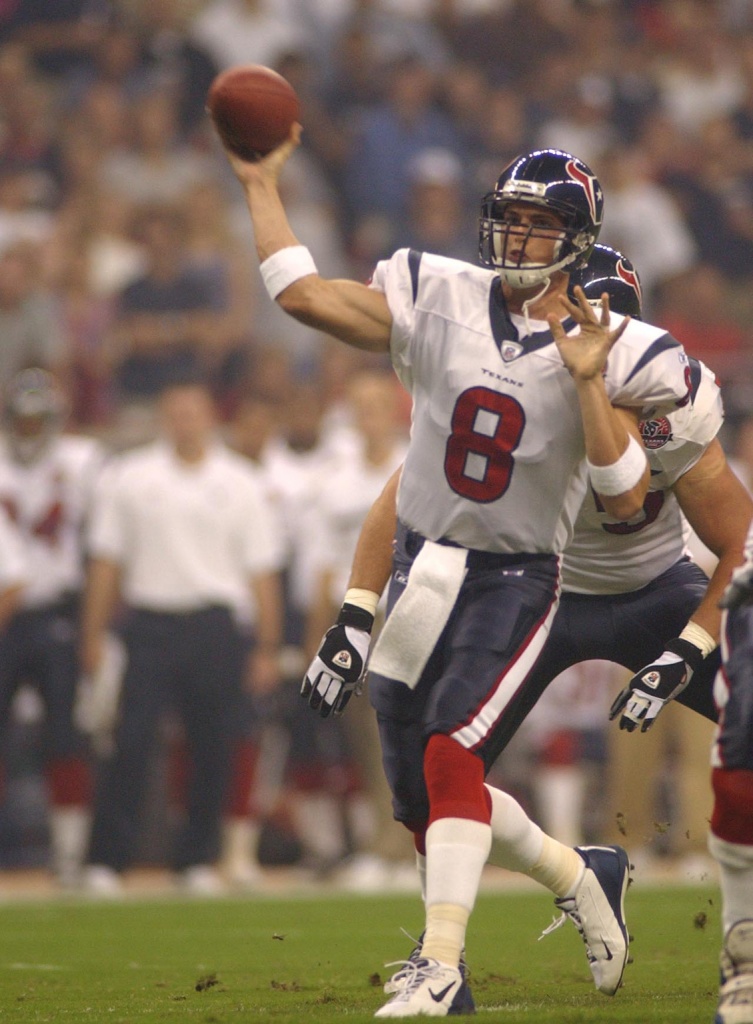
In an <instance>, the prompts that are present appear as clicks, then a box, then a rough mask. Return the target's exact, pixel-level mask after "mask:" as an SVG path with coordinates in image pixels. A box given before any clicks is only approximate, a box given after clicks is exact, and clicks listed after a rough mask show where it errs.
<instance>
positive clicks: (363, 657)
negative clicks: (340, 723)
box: [301, 604, 374, 718]
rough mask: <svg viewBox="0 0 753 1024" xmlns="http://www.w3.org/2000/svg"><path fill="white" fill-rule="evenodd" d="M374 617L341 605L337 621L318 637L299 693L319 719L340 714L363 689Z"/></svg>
mask: <svg viewBox="0 0 753 1024" xmlns="http://www.w3.org/2000/svg"><path fill="white" fill-rule="evenodd" d="M373 624H374V616H373V615H371V614H370V613H369V612H367V611H364V609H363V608H358V607H356V606H355V605H350V604H344V605H343V607H342V609H341V610H340V615H339V616H338V620H337V623H336V624H335V625H334V626H331V627H330V628H329V629H328V630H327V632H326V633H325V634H324V637H323V638H322V642H321V644H320V645H319V650H318V651H317V653H316V656H315V657H314V660H313V661H312V662H311V664H310V665H309V667H308V669H307V671H306V675H305V676H304V678H303V683H302V684H301V696H302V697H305V698H307V699H308V702H309V706H310V707H311V708H312V709H313V710H314V711H318V712H319V714H320V715H321V716H322V718H327V717H328V716H329V714H330V712H333V713H334V714H335V715H341V714H342V713H343V711H344V710H345V708H346V706H347V703H348V701H349V700H350V698H351V696H352V695H353V694H354V693H355V694H356V696H358V695H359V694H360V693H361V691H362V689H363V677H364V675H365V673H366V661H367V658H368V656H369V647H370V645H371V627H372V626H373Z"/></svg>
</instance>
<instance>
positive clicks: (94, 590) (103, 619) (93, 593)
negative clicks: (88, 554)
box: [81, 558, 121, 642]
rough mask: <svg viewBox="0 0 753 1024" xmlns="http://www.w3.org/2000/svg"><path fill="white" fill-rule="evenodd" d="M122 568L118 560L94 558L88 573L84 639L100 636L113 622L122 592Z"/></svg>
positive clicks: (84, 609)
mask: <svg viewBox="0 0 753 1024" xmlns="http://www.w3.org/2000/svg"><path fill="white" fill-rule="evenodd" d="M120 576H121V568H120V565H118V563H117V562H113V561H110V560H109V559H105V558H93V559H92V561H91V562H90V564H89V568H88V570H87V574H86V586H85V588H84V604H83V612H82V617H81V632H82V636H83V638H84V641H85V642H87V641H90V640H93V639H94V638H96V637H100V636H101V635H102V633H104V631H105V630H106V629H107V627H108V626H109V625H110V623H111V622H112V618H113V615H114V613H115V605H116V602H117V600H118V595H119V592H120Z"/></svg>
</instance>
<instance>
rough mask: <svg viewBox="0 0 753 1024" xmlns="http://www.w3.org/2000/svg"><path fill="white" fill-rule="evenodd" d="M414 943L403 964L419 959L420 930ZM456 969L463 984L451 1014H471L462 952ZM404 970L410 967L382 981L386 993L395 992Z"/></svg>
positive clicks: (400, 983)
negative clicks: (460, 975)
mask: <svg viewBox="0 0 753 1024" xmlns="http://www.w3.org/2000/svg"><path fill="white" fill-rule="evenodd" d="M404 934H405V935H407V936H408V938H409V939H411V938H412V936H411V935H408V932H405V933H404ZM412 941H413V943H414V946H413V949H412V950H411V953H410V956H409V957H408V959H407V960H405V961H401V962H403V963H404V964H414V963H416V961H417V960H420V959H421V951H422V950H423V944H424V933H423V932H421V934H420V935H419V937H418V938H417V939H413V940H412ZM458 970H459V971H460V973H461V974H462V975H463V982H464V984H463V986H462V988H461V989H460V992H459V993H458V997H457V998H456V1000H455V1001H454V1003H453V1007H452V1009H451V1010H450V1014H451V1015H452V1016H455V1015H460V1014H471V1013H475V1012H476V1004H475V1003H474V1001H473V993H472V992H471V986H470V985H469V984H468V979H469V978H470V976H471V971H470V968H469V967H468V964H467V963H466V962H465V956H464V954H463V953H461V954H460V963H459V964H458ZM406 971H407V972H409V973H410V967H405V966H404V967H403V968H402V970H400V971H397V973H396V974H393V975H392V977H391V978H390V979H389V980H388V981H386V982H385V983H384V991H385V992H386V993H387V994H388V995H392V994H393V993H395V992H397V991H398V989H399V988H400V987H401V985H402V984H403V980H404V978H405V976H406Z"/></svg>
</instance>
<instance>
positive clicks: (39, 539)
mask: <svg viewBox="0 0 753 1024" xmlns="http://www.w3.org/2000/svg"><path fill="white" fill-rule="evenodd" d="M5 417H6V428H7V429H6V433H5V437H4V439H3V447H2V451H1V452H0V503H2V505H3V506H4V508H5V510H6V512H7V513H8V515H9V516H10V518H11V520H12V521H13V522H14V523H15V525H16V527H17V529H18V530H19V532H20V534H21V536H22V538H23V543H24V548H25V558H26V562H27V568H28V583H27V585H26V587H25V588H24V592H23V597H22V601H21V607H20V608H19V610H18V612H17V613H16V615H15V616H14V617H13V618H12V620H11V621H10V623H9V624H8V626H7V628H6V630H5V632H4V633H3V634H2V638H0V723H2V724H3V725H5V724H6V723H7V720H8V714H9V711H10V706H11V701H12V698H13V696H14V694H15V692H16V690H17V689H18V687H19V686H20V685H21V684H22V683H24V682H30V683H32V684H33V685H34V686H35V687H36V688H38V689H39V692H40V694H41V697H42V700H43V703H44V705H45V712H46V727H45V745H46V749H45V756H46V775H47V783H48V788H49V794H50V808H51V810H50V832H51V845H52V867H53V870H54V872H55V874H56V876H57V879H58V880H59V881H60V882H61V883H62V884H64V885H70V884H74V883H75V881H76V879H77V876H78V872H79V870H80V866H81V861H82V858H83V854H84V848H85V845H86V839H87V836H88V825H89V804H90V800H91V778H90V765H89V752H88V749H87V744H86V740H85V737H84V736H83V735H82V734H81V733H80V731H79V730H78V729H77V728H76V726H75V724H74V720H73V709H74V703H75V696H76V687H77V683H78V678H79V662H78V651H77V648H78V618H79V608H78V605H79V597H80V591H81V587H82V584H83V572H84V565H83V562H84V556H83V529H84V523H85V520H86V517H87V515H88V512H89V505H90V500H91V494H92V490H93V487H94V482H95V479H96V477H97V475H98V473H99V471H100V468H101V465H102V462H103V459H104V452H103V449H102V447H101V446H100V444H99V443H98V442H97V441H94V440H93V439H91V438H87V437H78V436H75V435H73V434H64V433H62V428H63V423H64V419H65V402H64V399H63V396H62V393H61V391H60V389H59V387H58V386H57V384H56V383H55V381H54V379H53V378H52V377H51V375H50V374H49V373H47V372H46V371H45V370H41V369H34V368H32V369H28V370H24V371H22V372H21V373H20V374H18V375H17V376H16V377H15V378H14V379H13V381H12V382H11V384H10V387H9V390H8V393H7V396H6V401H5Z"/></svg>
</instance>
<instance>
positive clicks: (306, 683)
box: [301, 676, 314, 697]
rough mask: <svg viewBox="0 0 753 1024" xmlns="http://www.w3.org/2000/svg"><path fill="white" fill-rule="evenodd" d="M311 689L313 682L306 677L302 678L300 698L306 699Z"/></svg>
mask: <svg viewBox="0 0 753 1024" xmlns="http://www.w3.org/2000/svg"><path fill="white" fill-rule="evenodd" d="M313 688H314V683H313V680H311V679H309V677H308V676H304V677H303V682H302V683H301V696H302V697H308V695H309V694H310V693H311V691H312V689H313Z"/></svg>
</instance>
